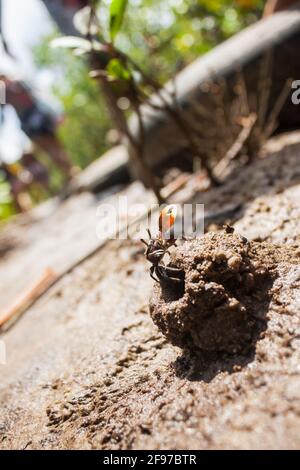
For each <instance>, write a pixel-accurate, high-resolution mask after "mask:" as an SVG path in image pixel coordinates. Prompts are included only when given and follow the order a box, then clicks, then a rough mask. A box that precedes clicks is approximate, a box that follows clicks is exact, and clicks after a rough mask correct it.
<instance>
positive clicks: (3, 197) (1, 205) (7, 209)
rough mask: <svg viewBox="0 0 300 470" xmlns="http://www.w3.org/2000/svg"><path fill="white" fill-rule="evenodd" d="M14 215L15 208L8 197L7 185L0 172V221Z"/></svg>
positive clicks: (8, 189)
mask: <svg viewBox="0 0 300 470" xmlns="http://www.w3.org/2000/svg"><path fill="white" fill-rule="evenodd" d="M14 213H15V208H14V206H13V202H12V199H11V196H10V188H9V184H8V183H7V182H6V181H5V179H4V173H2V172H1V170H0V221H1V220H6V219H8V218H9V217H10V216H11V215H13V214H14Z"/></svg>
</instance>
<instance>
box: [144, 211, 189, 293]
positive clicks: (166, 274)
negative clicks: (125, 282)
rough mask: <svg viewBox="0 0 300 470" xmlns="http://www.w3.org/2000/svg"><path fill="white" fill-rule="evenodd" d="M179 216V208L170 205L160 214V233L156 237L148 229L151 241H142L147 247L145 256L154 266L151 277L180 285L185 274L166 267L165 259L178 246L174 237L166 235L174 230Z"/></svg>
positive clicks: (176, 269)
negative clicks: (173, 247) (171, 249)
mask: <svg viewBox="0 0 300 470" xmlns="http://www.w3.org/2000/svg"><path fill="white" fill-rule="evenodd" d="M176 216H177V206H176V205H175V204H170V205H168V206H166V207H165V208H164V209H163V210H162V211H161V212H160V214H159V221H158V226H159V231H158V234H157V235H156V236H155V237H152V235H151V232H150V230H149V229H147V232H148V235H149V238H150V239H149V241H146V240H143V239H141V241H142V242H143V243H144V244H145V245H146V251H145V256H146V258H147V260H148V261H150V263H151V264H152V266H151V267H150V276H151V277H152V279H154V281H156V282H159V283H167V284H173V285H178V284H180V283H182V282H183V279H184V272H183V271H182V270H181V269H178V268H173V267H170V266H165V264H164V262H163V258H164V256H165V254H166V253H169V248H170V247H171V246H176V241H177V240H176V239H175V238H174V235H172V234H171V236H168V237H166V233H167V232H168V231H170V230H172V228H173V226H174V223H175V219H176Z"/></svg>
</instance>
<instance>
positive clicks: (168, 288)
mask: <svg viewBox="0 0 300 470" xmlns="http://www.w3.org/2000/svg"><path fill="white" fill-rule="evenodd" d="M295 256H296V255H295V253H294V251H293V250H292V249H290V248H287V247H284V246H277V245H272V244H267V243H258V242H251V241H248V240H247V239H246V238H244V237H242V236H240V235H239V234H237V233H233V231H232V230H230V228H228V227H227V229H226V230H224V232H218V233H207V234H206V235H204V236H203V237H201V238H196V239H193V240H191V241H186V242H185V243H184V244H183V245H181V246H179V247H176V248H175V249H174V251H173V252H172V254H171V258H170V263H169V266H171V267H176V268H179V269H182V270H183V271H184V273H185V280H184V283H183V284H182V285H181V286H179V287H178V286H176V285H174V286H173V285H170V284H161V285H159V284H157V285H156V286H155V287H154V291H153V294H152V297H151V299H150V313H151V317H152V319H153V321H154V323H155V324H156V325H157V326H158V328H159V329H160V330H161V332H162V333H163V334H164V335H165V337H166V338H167V340H168V341H170V342H171V343H172V344H174V345H176V346H179V347H181V348H183V349H185V350H189V351H197V350H206V351H224V352H229V353H235V352H246V351H248V350H249V348H250V347H251V346H253V344H254V343H255V341H256V340H257V339H258V337H259V335H260V333H261V332H262V331H263V330H264V329H265V328H266V325H267V321H266V318H265V317H266V313H267V311H268V306H269V303H270V299H271V288H272V284H273V282H274V280H275V278H276V276H277V273H276V267H277V265H278V263H280V262H284V261H289V262H291V261H293V258H295ZM294 261H295V262H299V259H298V260H294Z"/></svg>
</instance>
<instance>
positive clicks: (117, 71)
mask: <svg viewBox="0 0 300 470" xmlns="http://www.w3.org/2000/svg"><path fill="white" fill-rule="evenodd" d="M106 70H107V73H108V74H109V76H110V77H111V78H113V79H117V80H122V81H125V82H128V81H129V80H130V78H131V73H130V70H128V69H127V68H126V67H125V66H124V65H123V64H122V62H121V61H120V60H119V59H111V60H110V61H109V63H108V65H107V67H106Z"/></svg>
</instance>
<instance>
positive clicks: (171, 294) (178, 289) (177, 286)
mask: <svg viewBox="0 0 300 470" xmlns="http://www.w3.org/2000/svg"><path fill="white" fill-rule="evenodd" d="M161 289H162V298H163V300H164V302H167V303H168V302H174V301H175V300H179V299H181V298H182V297H183V295H184V291H185V279H184V278H183V280H182V281H181V282H178V283H174V284H173V283H168V282H162V283H161Z"/></svg>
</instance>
